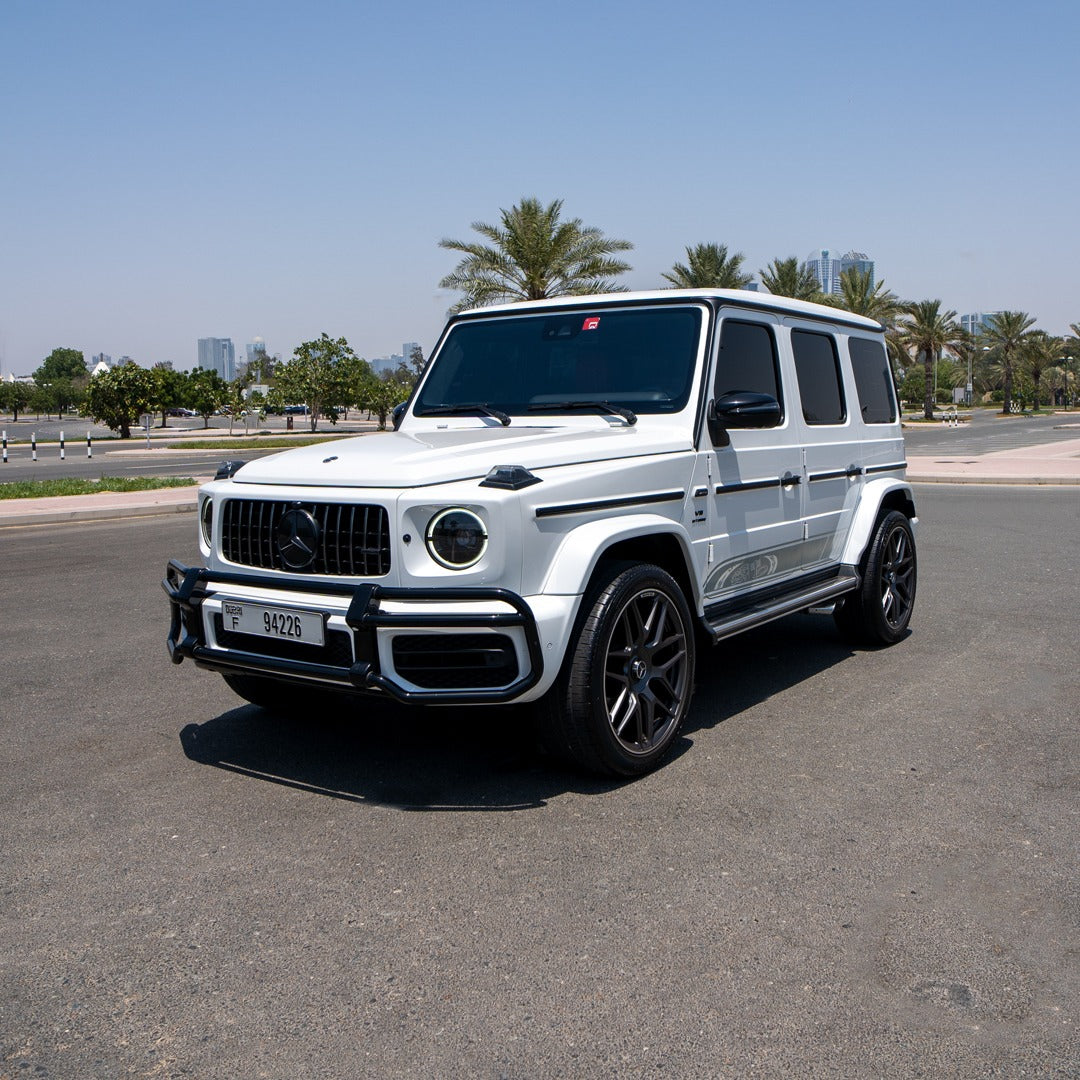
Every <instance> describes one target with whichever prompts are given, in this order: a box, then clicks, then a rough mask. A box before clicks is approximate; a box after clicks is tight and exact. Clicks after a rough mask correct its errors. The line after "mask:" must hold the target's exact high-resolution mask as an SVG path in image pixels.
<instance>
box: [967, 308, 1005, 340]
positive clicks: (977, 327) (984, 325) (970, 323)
mask: <svg viewBox="0 0 1080 1080" xmlns="http://www.w3.org/2000/svg"><path fill="white" fill-rule="evenodd" d="M1000 314H1001V313H1000V312H999V311H973V312H972V313H971V314H969V315H961V316H960V327H961V329H962V330H964V332H965V333H968V334H971V335H972V337H978V336H979V334H981V333H982V332H983V331H984V330H989V329H990V319H991V318H992V317H993V316H994V315H1000Z"/></svg>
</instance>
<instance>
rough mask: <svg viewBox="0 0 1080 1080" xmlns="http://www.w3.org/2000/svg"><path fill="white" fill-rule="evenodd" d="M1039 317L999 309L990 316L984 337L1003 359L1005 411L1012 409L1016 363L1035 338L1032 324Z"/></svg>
mask: <svg viewBox="0 0 1080 1080" xmlns="http://www.w3.org/2000/svg"><path fill="white" fill-rule="evenodd" d="M1034 325H1035V320H1034V319H1033V318H1032V317H1031V316H1030V315H1029V314H1028V313H1027V312H1026V311H999V312H998V313H997V314H996V315H991V316H989V317H988V319H987V325H986V328H985V329H984V330H983V334H982V336H983V340H984V341H985V342H986V344H987V345H988V346H989V347H990V350H991V352H993V353H995V354H996V356H997V359H998V360H999V361H1000V362H1001V371H1002V375H1003V382H1004V390H1005V397H1004V400H1003V401H1002V403H1001V412H1002V414H1003V415H1006V416H1007V415H1008V414H1009V413H1011V412H1012V390H1013V372H1014V364H1015V363H1016V361H1017V360H1018V359H1020V356H1021V354H1022V353H1023V351H1024V350H1025V348H1026V347H1027V345H1028V343H1029V341H1030V340H1031V328H1032V327H1033V326H1034Z"/></svg>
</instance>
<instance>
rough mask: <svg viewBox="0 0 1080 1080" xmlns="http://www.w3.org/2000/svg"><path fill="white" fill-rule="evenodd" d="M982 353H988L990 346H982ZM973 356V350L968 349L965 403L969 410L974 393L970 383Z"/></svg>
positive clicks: (972, 385)
mask: <svg viewBox="0 0 1080 1080" xmlns="http://www.w3.org/2000/svg"><path fill="white" fill-rule="evenodd" d="M982 351H983V352H989V351H990V346H989V345H984V346H983V347H982ZM974 355H975V350H974V349H968V381H967V403H968V407H969V408H970V406H971V403H972V402H973V401H974V400H975V393H974V391H975V384H974V383H973V382H972V381H971V360H972V357H973V356H974Z"/></svg>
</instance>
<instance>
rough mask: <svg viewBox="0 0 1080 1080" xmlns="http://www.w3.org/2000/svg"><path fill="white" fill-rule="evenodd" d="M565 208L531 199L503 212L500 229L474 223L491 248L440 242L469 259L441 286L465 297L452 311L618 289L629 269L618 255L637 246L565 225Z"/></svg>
mask: <svg viewBox="0 0 1080 1080" xmlns="http://www.w3.org/2000/svg"><path fill="white" fill-rule="evenodd" d="M562 205H563V204H562V199H556V200H555V201H554V202H552V203H549V204H548V205H547V206H542V205H541V203H540V200H539V199H528V198H526V199H522V200H521V202H520V204H519V205H517V206H512V207H511V208H510V209H509V210H500V211H499V214H500V217H501V222H502V224H501V225H488V224H485V223H484V222H482V221H474V222H473V225H472V227H473V229H474V230H475V231H476V232H478V233H479V234H480V235H481V236H482V237H484V238H485V239H486V240H488V241H490V244H483V243H477V242H471V243H470V242H468V241H463V240H440V241H439V247H441V248H446V249H447V250H449V251H459V252H461V253H462V254H463V255H464V256H465V258H463V259H462V260H461V262H459V263H458V265H457V266H456V267H455V268H454V270H453V271H452V272H451V273H449V274H447V275H446V277H444V278H443V279H442V281H440V282H439V288H441V289H454V290H456V291H458V292H461V293H463V294H464V295H463V297H462V298H461V300H459V301H458V302H457V303H456V304H454V306H453V307H452V308H451V309H450V310H451V311H452V312H456V311H463V310H464V309H465V308H470V307H484V306H487V305H488V304H496V303H500V302H504V301H511V300H546V299H548V298H549V297H552V296H581V295H584V294H586V293H598V292H610V291H611V290H613V289H615V288H617V286H616V285H615V284H614V283H613V281H612V279H613V278H616V277H618V276H619V275H620V274H625V273H626V272H627V271H628V270H629V269H630V265H629V263H625V262H623V261H622V260H621V259H617V258H615V257H614V255H615V253H616V252H620V251H630V250H631V249H632V248H633V246H634V245H633V244H631V243H630V242H629V241H628V240H613V239H611V238H610V237H606V236H604V234H603V233H602V232H601V231H600V230H599V229H597V228H594V227H591V226H585V225H583V224H582V221H581V219H580V218H572V219H571V220H569V221H563V220H562V218H561V215H562Z"/></svg>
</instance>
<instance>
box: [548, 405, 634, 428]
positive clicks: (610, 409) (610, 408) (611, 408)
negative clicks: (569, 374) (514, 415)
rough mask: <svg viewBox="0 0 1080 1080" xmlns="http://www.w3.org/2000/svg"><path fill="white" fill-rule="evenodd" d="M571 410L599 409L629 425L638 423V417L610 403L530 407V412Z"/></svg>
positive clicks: (628, 410)
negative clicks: (620, 418) (619, 417)
mask: <svg viewBox="0 0 1080 1080" xmlns="http://www.w3.org/2000/svg"><path fill="white" fill-rule="evenodd" d="M570 409H599V410H600V411H601V412H605V413H610V414H611V415H612V416H621V417H622V418H623V419H624V420H625V421H626V422H627V423H628V424H636V423H637V415H636V414H635V413H634V412H632V411H631V410H630V409H624V408H623V407H622V406H621V405H612V404H611V402H610V401H545V402H542V403H541V404H539V405H530V406H529V412H564V411H568V410H570Z"/></svg>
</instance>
